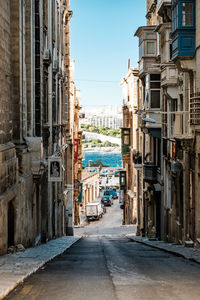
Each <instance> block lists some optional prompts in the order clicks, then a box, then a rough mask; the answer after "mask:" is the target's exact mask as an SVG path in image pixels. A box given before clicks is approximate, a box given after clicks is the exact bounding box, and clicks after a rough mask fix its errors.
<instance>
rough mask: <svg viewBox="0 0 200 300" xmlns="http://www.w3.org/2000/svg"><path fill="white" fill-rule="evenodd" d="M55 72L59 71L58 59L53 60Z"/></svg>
mask: <svg viewBox="0 0 200 300" xmlns="http://www.w3.org/2000/svg"><path fill="white" fill-rule="evenodd" d="M53 72H54V73H56V72H58V59H55V60H54V61H53Z"/></svg>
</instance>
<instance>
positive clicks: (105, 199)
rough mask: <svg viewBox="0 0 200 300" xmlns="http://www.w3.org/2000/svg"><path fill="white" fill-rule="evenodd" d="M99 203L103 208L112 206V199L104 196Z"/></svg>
mask: <svg viewBox="0 0 200 300" xmlns="http://www.w3.org/2000/svg"><path fill="white" fill-rule="evenodd" d="M101 202H102V204H104V205H105V206H111V205H112V204H113V199H112V197H111V196H109V195H104V196H103V198H102V200H101Z"/></svg>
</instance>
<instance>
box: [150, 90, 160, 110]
mask: <svg viewBox="0 0 200 300" xmlns="http://www.w3.org/2000/svg"><path fill="white" fill-rule="evenodd" d="M151 108H160V90H155V91H154V90H151Z"/></svg>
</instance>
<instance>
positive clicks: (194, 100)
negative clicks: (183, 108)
mask: <svg viewBox="0 0 200 300" xmlns="http://www.w3.org/2000/svg"><path fill="white" fill-rule="evenodd" d="M190 124H191V125H200V92H197V93H192V94H191V95H190Z"/></svg>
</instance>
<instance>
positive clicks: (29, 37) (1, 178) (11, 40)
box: [0, 0, 73, 254]
mask: <svg viewBox="0 0 200 300" xmlns="http://www.w3.org/2000/svg"><path fill="white" fill-rule="evenodd" d="M71 15H72V12H71V11H70V7H69V1H62V0H61V1H56V0H55V1H47V0H35V1H29V0H27V1H23V0H12V1H11V0H10V1H0V32H1V36H2V39H1V42H0V91H1V92H0V228H1V229H0V231H1V232H0V253H1V254H3V253H5V252H7V249H8V247H9V246H11V245H16V244H19V243H22V244H23V245H24V246H25V247H27V246H30V245H33V244H37V243H38V242H46V241H47V240H49V239H51V238H53V237H57V236H61V235H63V234H65V232H66V229H67V228H68V227H69V228H70V230H69V231H70V233H71V234H72V233H73V228H72V227H73V226H72V224H71V225H70V222H69V223H68V225H67V228H66V218H65V209H66V206H67V203H68V202H70V201H71V202H72V201H73V199H72V197H71V194H70V192H69V190H68V183H69V184H70V183H71V178H72V176H73V175H72V172H71V173H69V174H67V172H66V170H67V168H68V163H69V161H70V159H71V161H72V151H71V150H70V149H71V143H70V142H69V140H70V139H69V134H70V133H69V126H68V124H69V117H70V114H69V107H70V105H69V104H70V103H69V102H70V97H69V94H70V92H69V87H70V80H69V76H70V70H69V69H70V64H69V61H70V60H69V54H70V53H69V34H70V31H69V26H70V18H71ZM70 155H71V156H70ZM54 157H55V158H58V159H60V165H59V168H60V169H59V172H60V173H59V175H62V176H60V180H59V181H49V180H48V171H49V168H48V161H49V159H50V158H54ZM72 214H73V212H72V211H71V212H70V215H72Z"/></svg>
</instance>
